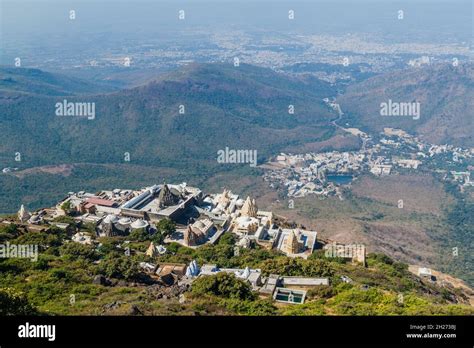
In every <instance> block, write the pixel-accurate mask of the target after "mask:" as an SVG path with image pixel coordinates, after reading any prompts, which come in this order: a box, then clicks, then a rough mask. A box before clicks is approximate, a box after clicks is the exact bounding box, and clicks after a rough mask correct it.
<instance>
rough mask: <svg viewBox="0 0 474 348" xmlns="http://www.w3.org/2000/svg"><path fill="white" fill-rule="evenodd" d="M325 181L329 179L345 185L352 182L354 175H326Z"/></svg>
mask: <svg viewBox="0 0 474 348" xmlns="http://www.w3.org/2000/svg"><path fill="white" fill-rule="evenodd" d="M326 179H327V181H331V182H333V183H335V184H337V185H347V184H350V183H351V182H352V179H354V177H353V176H352V175H328V176H326Z"/></svg>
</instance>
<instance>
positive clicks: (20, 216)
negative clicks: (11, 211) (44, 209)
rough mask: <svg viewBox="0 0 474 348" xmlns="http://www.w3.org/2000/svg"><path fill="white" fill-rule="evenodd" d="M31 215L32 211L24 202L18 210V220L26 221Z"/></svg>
mask: <svg viewBox="0 0 474 348" xmlns="http://www.w3.org/2000/svg"><path fill="white" fill-rule="evenodd" d="M30 217H31V215H30V213H29V212H28V211H27V210H26V208H25V206H24V205H23V204H22V205H21V207H20V210H19V211H18V220H20V221H21V222H26V221H28V219H29V218H30Z"/></svg>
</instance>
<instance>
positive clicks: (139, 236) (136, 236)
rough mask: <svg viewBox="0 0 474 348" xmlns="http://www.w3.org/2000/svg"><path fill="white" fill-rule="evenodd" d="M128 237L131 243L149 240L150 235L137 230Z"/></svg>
mask: <svg viewBox="0 0 474 348" xmlns="http://www.w3.org/2000/svg"><path fill="white" fill-rule="evenodd" d="M128 237H129V238H130V239H131V240H133V241H137V242H144V241H146V240H148V239H150V234H149V233H148V232H147V230H145V229H144V228H138V229H136V230H133V231H132V232H131V233H130V235H129V236H128Z"/></svg>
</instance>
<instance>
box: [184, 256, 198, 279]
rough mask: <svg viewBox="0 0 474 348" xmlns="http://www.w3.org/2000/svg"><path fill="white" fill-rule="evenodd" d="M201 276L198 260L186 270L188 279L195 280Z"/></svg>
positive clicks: (191, 263) (192, 262)
mask: <svg viewBox="0 0 474 348" xmlns="http://www.w3.org/2000/svg"><path fill="white" fill-rule="evenodd" d="M198 275H199V267H198V265H197V262H196V260H192V261H191V262H190V264H189V266H188V268H187V269H186V277H188V278H193V277H196V276H198Z"/></svg>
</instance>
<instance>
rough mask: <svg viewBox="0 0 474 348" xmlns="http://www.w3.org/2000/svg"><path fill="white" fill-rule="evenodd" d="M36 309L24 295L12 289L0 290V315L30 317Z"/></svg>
mask: <svg viewBox="0 0 474 348" xmlns="http://www.w3.org/2000/svg"><path fill="white" fill-rule="evenodd" d="M32 314H36V309H35V308H34V307H33V306H32V305H31V304H30V303H29V302H28V299H27V298H26V296H25V294H24V293H23V292H21V291H17V290H15V289H12V288H0V315H32Z"/></svg>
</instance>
